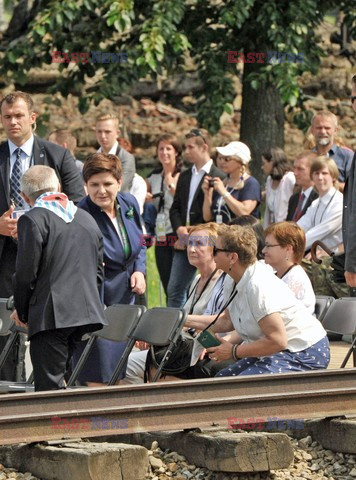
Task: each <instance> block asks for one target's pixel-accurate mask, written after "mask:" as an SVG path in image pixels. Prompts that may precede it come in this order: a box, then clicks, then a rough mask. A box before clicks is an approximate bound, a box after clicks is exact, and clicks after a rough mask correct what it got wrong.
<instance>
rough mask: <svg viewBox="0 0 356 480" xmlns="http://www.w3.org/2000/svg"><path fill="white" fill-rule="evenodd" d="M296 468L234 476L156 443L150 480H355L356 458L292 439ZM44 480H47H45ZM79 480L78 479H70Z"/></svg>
mask: <svg viewBox="0 0 356 480" xmlns="http://www.w3.org/2000/svg"><path fill="white" fill-rule="evenodd" d="M292 443H293V446H294V465H293V466H291V467H290V468H289V469H285V470H278V471H271V472H266V473H250V474H234V473H229V474H226V473H221V472H210V471H208V470H206V469H204V468H198V467H196V466H195V465H191V464H188V463H187V462H186V461H185V458H184V457H183V456H181V455H179V454H177V453H176V452H169V451H168V450H166V451H164V452H163V451H162V450H161V449H160V448H159V446H158V443H157V442H153V444H152V447H151V450H150V451H149V459H150V466H151V472H150V473H149V474H147V476H146V479H147V480H170V479H175V480H355V479H356V455H347V454H342V453H335V452H332V451H331V450H325V449H323V448H322V447H321V446H320V445H319V444H318V443H317V442H313V440H312V438H311V437H306V438H303V439H301V440H299V441H298V440H295V439H292ZM8 479H17V480H41V479H38V478H37V477H34V476H33V475H32V474H31V473H29V472H26V473H19V472H17V471H16V470H14V469H12V468H6V467H4V466H3V465H0V480H8ZM42 480H43V479H42ZM68 480H75V479H68Z"/></svg>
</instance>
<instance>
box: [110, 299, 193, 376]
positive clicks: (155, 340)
mask: <svg viewBox="0 0 356 480" xmlns="http://www.w3.org/2000/svg"><path fill="white" fill-rule="evenodd" d="M185 321H186V313H185V312H184V310H182V309H180V308H170V307H166V308H163V307H157V308H151V309H150V310H147V312H145V313H144V314H143V315H142V317H141V320H140V322H139V324H138V325H137V327H136V328H135V331H134V332H133V333H132V335H131V336H130V340H129V343H128V344H127V346H126V348H125V351H124V353H123V355H122V357H121V359H120V361H119V363H118V364H117V366H116V368H115V370H114V373H113V374H112V377H111V379H110V381H109V383H108V385H115V383H116V382H117V379H118V378H119V375H120V374H121V372H122V370H123V369H124V367H125V365H126V362H127V359H128V357H129V355H130V352H131V350H132V348H133V346H134V345H135V342H136V341H137V340H141V341H143V342H147V343H149V344H151V345H154V346H164V345H168V346H167V350H166V353H165V355H164V357H163V359H162V361H161V363H160V365H159V366H158V369H157V372H156V374H155V376H154V378H153V380H152V381H153V382H156V381H157V379H158V378H159V376H160V373H161V371H162V369H163V367H164V365H165V364H166V362H167V361H168V359H169V357H170V355H171V353H172V351H173V349H174V347H175V345H176V343H177V340H178V338H179V335H180V332H181V330H182V328H183V325H184V323H185Z"/></svg>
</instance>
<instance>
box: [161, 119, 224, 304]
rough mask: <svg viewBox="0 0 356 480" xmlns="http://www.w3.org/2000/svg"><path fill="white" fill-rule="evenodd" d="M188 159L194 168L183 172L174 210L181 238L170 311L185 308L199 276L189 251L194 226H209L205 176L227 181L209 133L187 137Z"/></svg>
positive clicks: (198, 131)
mask: <svg viewBox="0 0 356 480" xmlns="http://www.w3.org/2000/svg"><path fill="white" fill-rule="evenodd" d="M185 138H186V141H185V155H186V158H187V159H188V161H189V162H190V163H192V164H193V166H192V168H188V169H187V170H185V171H183V172H182V173H181V174H180V176H179V180H178V183H177V188H176V193H175V196H174V201H173V204H172V207H171V210H170V220H171V224H172V227H173V230H174V232H175V233H177V235H178V236H179V237H180V238H181V241H180V242H178V244H177V246H176V248H178V249H176V251H175V253H174V258H173V264H172V274H171V276H170V279H169V282H168V287H167V293H168V302H167V303H168V306H169V307H178V308H179V307H182V306H183V305H184V303H185V297H186V291H187V289H188V287H189V285H190V283H191V282H192V280H193V278H194V275H195V271H196V269H195V267H193V266H192V265H190V263H189V262H188V258H187V253H186V251H185V247H186V243H187V238H188V231H189V226H190V225H198V224H199V223H205V222H204V218H203V202H204V193H203V190H202V189H201V186H202V183H203V180H204V177H205V175H210V176H211V177H219V178H222V179H223V178H224V177H225V174H224V173H223V172H221V170H219V169H218V168H217V167H216V166H215V165H214V163H213V161H212V159H211V158H210V143H211V142H210V137H209V134H208V132H207V131H206V130H203V129H198V128H194V129H193V130H191V131H190V132H189V133H188V134H187V135H186V136H185Z"/></svg>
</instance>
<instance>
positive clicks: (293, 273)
mask: <svg viewBox="0 0 356 480" xmlns="http://www.w3.org/2000/svg"><path fill="white" fill-rule="evenodd" d="M281 280H282V281H283V282H284V283H286V284H287V285H288V287H289V288H290V289H291V290H292V292H293V293H294V295H295V297H296V298H297V299H298V300H299V301H300V302H302V304H303V305H304V306H305V308H306V309H307V310H308V312H310V313H312V314H313V313H314V310H315V301H316V300H315V294H314V290H313V286H312V284H311V281H310V279H309V277H308V275H307V274H306V272H305V270H304V268H302V267H301V266H300V265H295V266H294V267H293V268H291V269H290V270H289V272H288V273H286V274H285V275H284V277H283V278H281Z"/></svg>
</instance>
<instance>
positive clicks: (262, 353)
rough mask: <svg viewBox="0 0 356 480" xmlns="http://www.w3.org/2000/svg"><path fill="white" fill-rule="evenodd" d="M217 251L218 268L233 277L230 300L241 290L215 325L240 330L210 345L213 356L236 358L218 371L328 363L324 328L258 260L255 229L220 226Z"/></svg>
mask: <svg viewBox="0 0 356 480" xmlns="http://www.w3.org/2000/svg"><path fill="white" fill-rule="evenodd" d="M214 253H215V263H216V265H217V267H218V268H221V269H222V270H223V271H224V272H226V273H227V274H228V276H230V277H231V281H230V286H229V288H226V291H225V292H224V293H225V299H226V300H227V299H228V298H231V296H232V295H233V292H236V294H235V296H234V297H233V299H232V301H231V303H230V305H229V306H228V308H227V309H226V310H225V312H224V313H223V314H222V315H221V317H220V318H219V320H218V321H217V322H216V324H215V325H213V327H212V330H213V331H214V332H228V331H230V330H232V329H235V330H236V335H235V338H234V340H233V341H232V340H231V339H230V341H229V342H228V341H226V340H224V338H222V337H219V339H220V341H221V345H219V346H218V347H211V348H209V349H208V352H209V355H210V358H212V359H213V360H216V361H218V362H220V361H222V360H227V359H230V358H233V359H234V360H235V362H236V363H234V364H233V365H230V366H229V367H227V368H224V369H223V370H221V371H220V372H219V373H218V374H217V376H222V377H224V376H229V375H253V374H266V373H282V372H300V371H303V370H314V369H322V368H326V367H327V366H328V364H329V361H330V351H329V342H328V339H327V337H326V332H325V330H324V329H323V327H322V325H321V323H320V322H319V321H318V320H317V319H316V318H315V317H314V316H313V315H312V314H311V313H309V312H308V311H307V310H306V308H305V307H304V306H303V305H302V304H301V303H300V302H298V301H297V299H296V298H295V296H294V295H293V292H292V291H291V290H290V288H289V287H288V286H287V285H286V284H285V283H284V282H282V281H281V280H280V279H279V278H277V277H276V276H275V275H274V274H273V272H272V271H271V269H270V268H267V267H266V266H265V265H263V264H261V263H260V262H258V261H257V258H256V253H257V242H256V236H255V235H254V233H253V231H252V230H251V229H249V228H244V227H240V226H226V225H220V227H219V231H218V238H217V241H216V246H215V247H214Z"/></svg>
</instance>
